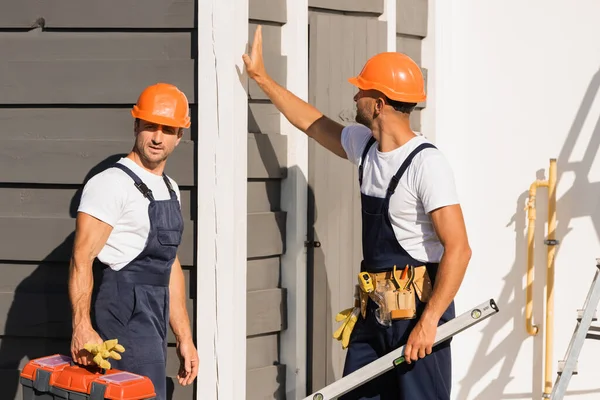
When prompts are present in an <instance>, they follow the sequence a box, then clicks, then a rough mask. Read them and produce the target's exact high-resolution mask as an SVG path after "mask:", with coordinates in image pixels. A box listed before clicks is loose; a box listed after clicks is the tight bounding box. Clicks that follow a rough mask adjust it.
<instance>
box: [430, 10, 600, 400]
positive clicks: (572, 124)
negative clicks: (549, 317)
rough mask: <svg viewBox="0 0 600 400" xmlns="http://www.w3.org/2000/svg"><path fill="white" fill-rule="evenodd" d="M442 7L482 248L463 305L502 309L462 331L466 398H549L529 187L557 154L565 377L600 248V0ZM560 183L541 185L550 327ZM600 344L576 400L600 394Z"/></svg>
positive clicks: (441, 137)
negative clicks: (531, 331)
mask: <svg viewBox="0 0 600 400" xmlns="http://www.w3.org/2000/svg"><path fill="white" fill-rule="evenodd" d="M435 15H436V22H435V38H436V46H437V47H436V55H435V56H436V60H435V61H436V74H435V85H436V104H435V111H436V112H435V126H436V143H437V144H438V145H439V146H440V147H441V148H442V150H443V151H444V152H445V154H446V155H447V156H448V158H449V160H450V162H451V163H452V165H453V167H454V170H455V174H456V180H457V185H458V189H459V191H460V195H461V198H462V204H463V207H464V213H465V218H466V222H467V225H468V231H469V234H470V240H471V245H472V248H473V252H474V253H473V258H472V261H471V264H470V268H469V271H468V275H467V277H466V280H465V282H464V285H463V287H462V289H461V291H460V293H459V295H458V297H457V308H458V311H462V310H465V309H466V308H468V307H471V306H473V305H475V304H478V303H480V302H481V301H484V300H486V299H488V298H490V297H493V298H495V299H496V300H497V301H498V303H499V307H500V313H499V314H498V315H496V316H494V317H492V319H490V320H489V321H487V322H484V325H482V326H476V327H474V328H472V329H471V330H469V331H466V332H463V333H461V334H460V335H458V336H457V337H456V338H455V341H454V348H453V354H454V387H453V398H454V399H460V400H467V399H469V400H471V399H481V400H483V399H532V398H534V399H540V398H541V390H542V381H543V375H542V374H543V369H542V364H543V362H542V356H543V329H542V332H541V333H540V334H539V335H538V337H535V338H533V337H529V336H527V334H526V332H525V325H524V322H525V321H524V306H525V291H524V288H525V271H526V253H525V250H526V248H525V245H526V242H525V236H524V235H525V234H526V219H525V218H526V215H525V211H524V207H525V202H526V194H525V192H526V191H527V189H528V188H529V185H530V183H531V182H532V181H533V180H535V179H536V177H538V171H540V170H542V173H543V174H544V175H543V176H545V177H547V169H548V162H549V159H550V158H551V157H557V158H558V179H559V181H558V190H557V195H558V214H557V215H558V219H557V221H558V227H557V238H558V239H560V240H561V244H560V246H559V247H558V253H557V258H556V270H557V275H556V283H557V285H556V291H555V302H556V303H555V304H556V310H555V322H556V323H555V345H554V360H553V363H552V365H553V375H552V378H553V380H554V379H555V377H556V367H557V362H558V360H559V359H561V358H562V357H563V355H564V353H565V350H566V348H567V344H568V341H569V339H570V337H571V334H572V331H573V328H574V326H575V322H576V321H575V317H576V310H577V309H578V308H580V307H581V306H582V304H583V301H584V298H585V295H586V293H587V290H588V288H589V283H590V281H591V279H592V277H593V275H594V272H595V258H596V257H600V241H599V237H600V207H599V206H600V168H599V165H598V163H600V157H598V156H597V151H598V146H599V144H600V125H599V116H600V93H598V88H599V87H600V46H599V45H598V43H599V38H600V23H599V19H598V16H599V15H600V2H598V1H597V0H580V1H577V2H567V1H564V0H563V1H559V0H546V1H542V0H533V1H527V2H524V1H517V0H507V1H503V2H489V1H477V0H461V1H459V0H438V1H437V2H436V10H435ZM588 91H589V92H588ZM586 152H587V154H586ZM546 193H547V191H546V190H545V189H540V191H539V192H538V219H539V220H540V221H539V223H538V224H537V227H538V235H537V238H536V246H537V247H538V250H537V252H536V262H537V270H536V284H537V287H536V289H535V301H536V304H535V307H534V319H535V321H536V323H538V324H542V323H543V317H544V312H543V309H542V303H541V300H542V299H543V296H544V292H543V288H542V287H541V285H543V284H544V281H545V275H544V274H545V273H544V267H545V253H544V251H545V246H544V244H543V239H544V225H543V223H544V222H545V221H546V220H547V217H546V212H547V207H546ZM599 354H600V343H598V342H595V341H590V340H588V341H587V342H586V343H585V345H584V351H583V355H582V356H581V357H580V360H579V375H576V376H574V377H573V379H572V380H571V384H570V385H569V391H568V393H570V395H569V396H567V398H569V399H598V398H600V380H599V379H598V374H597V372H595V371H594V369H595V368H597V359H598V355H599Z"/></svg>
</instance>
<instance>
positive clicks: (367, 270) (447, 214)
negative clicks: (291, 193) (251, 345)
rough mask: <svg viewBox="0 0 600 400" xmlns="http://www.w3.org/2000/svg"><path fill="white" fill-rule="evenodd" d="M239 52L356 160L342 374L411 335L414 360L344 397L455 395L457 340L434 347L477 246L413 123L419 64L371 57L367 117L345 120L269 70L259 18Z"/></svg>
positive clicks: (443, 164) (364, 96) (281, 106)
mask: <svg viewBox="0 0 600 400" xmlns="http://www.w3.org/2000/svg"><path fill="white" fill-rule="evenodd" d="M242 58H243V60H244V63H245V65H246V70H247V72H248V75H249V77H250V78H251V79H253V80H254V81H256V83H257V84H258V85H259V87H260V88H261V89H262V91H263V92H264V93H265V94H266V95H267V96H268V97H269V98H270V99H271V101H272V102H273V104H274V105H275V106H276V107H277V108H278V110H279V111H280V112H281V113H283V115H284V116H285V117H286V118H287V119H288V120H289V121H290V123H292V124H293V125H294V126H295V127H296V128H297V129H299V130H301V131H303V132H304V133H306V134H307V135H308V136H309V137H310V138H312V139H314V140H316V141H317V142H318V143H319V144H320V145H322V146H323V147H325V148H326V149H328V150H330V151H331V152H333V153H334V154H336V155H338V156H339V157H342V158H346V159H348V160H349V161H350V162H352V163H353V164H355V165H357V166H358V175H359V183H360V190H361V204H362V250H363V261H362V262H361V274H359V277H358V281H359V282H358V283H359V286H360V288H362V289H361V290H359V295H358V296H357V297H356V298H355V306H354V307H353V308H351V309H348V310H345V311H344V312H342V313H340V314H338V317H339V319H338V320H343V324H342V326H341V327H340V329H339V330H338V331H337V332H336V333H335V334H334V336H335V337H336V338H338V339H340V340H341V341H342V346H343V347H344V348H346V347H347V349H348V352H347V355H346V361H345V366H344V375H348V374H349V373H351V372H353V371H355V370H357V369H358V368H360V367H362V366H364V365H366V364H368V363H369V362H371V361H374V360H376V359H377V358H378V357H381V356H383V355H384V354H386V353H388V352H390V351H392V350H394V349H396V348H399V347H400V346H402V345H404V344H406V347H405V353H404V354H405V357H406V360H407V363H405V364H403V365H401V366H399V367H397V368H395V369H393V370H391V371H389V372H388V373H386V374H384V375H381V376H380V377H378V378H375V379H373V380H372V381H370V382H368V383H366V384H364V385H362V386H361V387H358V388H357V389H355V390H353V391H352V392H350V393H348V394H346V395H345V396H343V399H394V400H408V399H410V400H446V399H448V400H449V399H450V392H451V380H452V377H451V369H452V364H451V350H450V341H449V340H448V341H446V342H444V343H441V344H439V345H437V346H436V347H435V348H432V347H433V343H434V341H435V336H436V332H437V327H438V325H439V324H442V323H444V322H446V321H448V320H449V319H452V318H454V316H455V311H454V297H455V295H456V293H457V291H458V290H459V287H460V285H461V283H462V281H463V277H464V274H465V271H466V268H467V265H468V262H469V260H470V257H471V249H470V246H469V242H468V238H467V233H466V229H465V223H464V219H463V215H462V211H461V206H460V204H459V201H458V196H457V193H456V189H455V183H454V176H453V172H452V169H451V167H450V165H449V164H448V162H447V160H446V158H445V157H444V155H443V154H442V153H441V152H440V151H439V150H438V149H437V148H436V147H435V146H434V145H433V144H432V143H431V142H430V141H429V140H427V139H426V138H424V137H423V136H420V135H417V134H415V133H414V132H413V131H412V130H411V128H410V122H409V116H410V113H411V112H412V111H413V109H414V108H415V106H416V104H417V103H419V102H422V101H424V100H425V98H426V95H425V91H424V81H423V76H422V73H421V70H420V69H419V67H418V66H417V65H416V64H415V63H414V61H413V60H412V59H410V58H409V57H407V56H406V55H403V54H400V53H381V54H377V55H375V56H374V57H372V58H371V59H369V60H368V61H367V63H366V64H365V66H364V68H363V70H362V71H361V72H360V74H359V75H358V76H356V77H354V78H350V79H349V81H350V83H351V84H353V85H355V86H356V87H357V88H358V92H357V94H356V95H355V96H354V101H355V102H356V108H357V115H356V122H358V123H359V124H361V125H352V126H347V127H344V126H343V125H341V124H339V123H337V122H335V121H333V120H331V119H329V118H327V117H326V116H324V115H323V114H322V113H321V112H319V111H318V110H317V109H315V108H314V107H313V106H311V105H309V104H307V103H306V102H304V101H303V100H301V99H299V98H298V97H296V96H295V95H294V94H292V93H291V92H289V91H288V90H286V89H285V88H283V87H282V86H280V85H279V84H278V83H276V82H275V81H274V80H273V79H272V78H271V77H270V76H269V75H268V73H267V72H266V69H265V66H264V62H263V57H262V32H261V28H260V27H258V29H257V30H256V33H255V36H254V42H253V45H252V50H251V53H250V55H247V54H244V55H243V56H242ZM349 250H350V249H349ZM369 287H370V288H371V289H373V288H374V289H375V290H374V291H371V292H370V293H369V290H370V289H369ZM377 295H378V296H377ZM350 300H351V299H349V301H350ZM344 331H345V332H344Z"/></svg>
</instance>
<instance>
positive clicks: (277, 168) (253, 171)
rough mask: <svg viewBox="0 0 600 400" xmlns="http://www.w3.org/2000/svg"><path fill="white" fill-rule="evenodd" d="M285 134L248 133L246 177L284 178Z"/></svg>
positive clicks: (285, 157) (285, 162)
mask: <svg viewBox="0 0 600 400" xmlns="http://www.w3.org/2000/svg"><path fill="white" fill-rule="evenodd" d="M286 175H287V136H285V135H264V134H252V133H251V134H248V178H255V179H256V178H259V179H261V178H262V179H266V178H285V177H286Z"/></svg>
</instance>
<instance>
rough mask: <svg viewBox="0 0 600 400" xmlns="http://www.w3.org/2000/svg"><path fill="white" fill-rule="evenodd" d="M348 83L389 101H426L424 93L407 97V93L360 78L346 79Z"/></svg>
mask: <svg viewBox="0 0 600 400" xmlns="http://www.w3.org/2000/svg"><path fill="white" fill-rule="evenodd" d="M348 82H350V84H352V85H354V86H356V87H357V88H359V89H361V90H378V91H380V92H381V93H383V94H384V95H385V96H386V97H387V98H389V99H390V100H395V101H401V102H403V103H420V102H422V101H425V100H426V99H427V96H426V95H425V94H424V93H423V94H422V95H409V94H407V93H401V92H397V91H394V90H392V89H390V88H388V87H385V86H383V85H380V84H377V83H375V82H370V81H367V80H366V79H363V78H362V77H360V76H354V77H352V78H348Z"/></svg>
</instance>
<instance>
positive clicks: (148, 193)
mask: <svg viewBox="0 0 600 400" xmlns="http://www.w3.org/2000/svg"><path fill="white" fill-rule="evenodd" d="M113 167H115V168H119V169H121V170H123V172H125V173H126V174H127V175H129V176H130V177H131V179H133V182H134V183H135V187H136V188H137V189H138V190H139V191H140V192H142V194H143V195H144V197H145V198H147V199H148V200H150V201H154V196H153V195H152V190H150V188H149V187H148V186H146V184H145V183H144V182H142V180H141V179H140V177H139V176H137V175H136V174H135V173H134V172H133V171H132V170H130V169H129V168H127V167H126V166H124V165H123V164H120V163H115V165H113Z"/></svg>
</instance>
